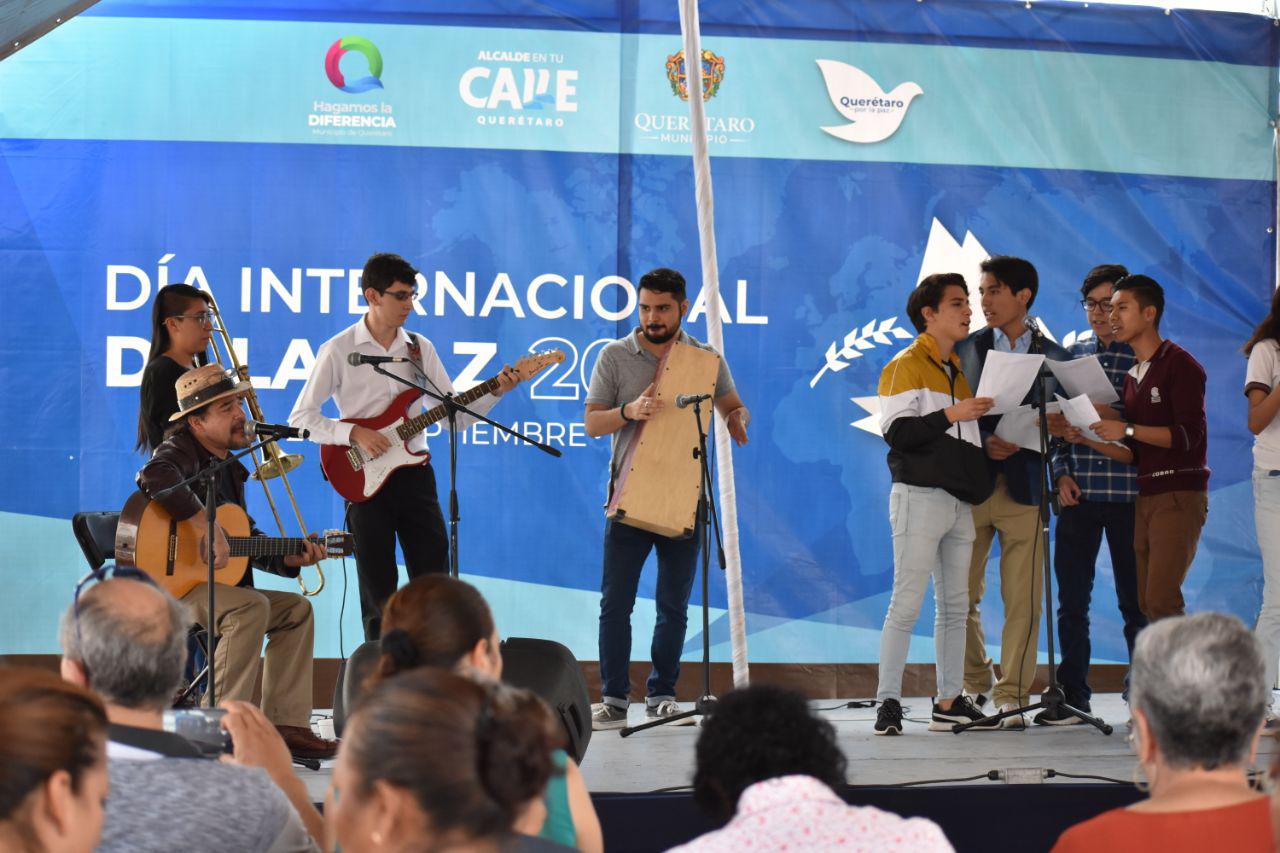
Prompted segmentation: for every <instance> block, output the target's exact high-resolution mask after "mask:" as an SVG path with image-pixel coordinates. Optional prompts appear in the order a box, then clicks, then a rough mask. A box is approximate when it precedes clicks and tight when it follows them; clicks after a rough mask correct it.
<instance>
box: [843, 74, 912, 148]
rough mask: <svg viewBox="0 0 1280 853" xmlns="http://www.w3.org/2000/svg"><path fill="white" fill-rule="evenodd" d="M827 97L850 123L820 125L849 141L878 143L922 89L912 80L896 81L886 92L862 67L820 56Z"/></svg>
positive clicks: (904, 116)
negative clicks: (892, 87) (829, 125)
mask: <svg viewBox="0 0 1280 853" xmlns="http://www.w3.org/2000/svg"><path fill="white" fill-rule="evenodd" d="M818 67H819V68H821V69H822V79H823V80H824V81H825V82H826V84H827V96H828V97H829V98H831V103H832V104H834V105H835V108H836V109H837V110H839V111H840V115H842V116H844V117H845V118H847V119H848V120H849V121H850V122H852V124H842V125H838V126H833V127H824V128H822V129H823V130H824V131H826V132H827V133H829V134H831V135H832V136H835V137H838V138H839V139H844V140H846V141H848V142H881V141H883V140H885V139H888V138H889V137H890V136H893V134H894V132H895V131H897V129H898V127H899V126H900V125H901V124H902V120H903V119H904V118H906V116H907V107H909V106H911V101H912V100H914V99H915V97H916V96H917V95H923V94H924V90H923V89H921V88H920V87H919V86H917V85H916V84H915V83H899V84H898V86H897V87H896V88H895V89H894V90H893V91H892V92H890V93H888V94H887V95H886V94H885V92H884V90H882V89H881V88H880V84H879V83H877V82H876V81H875V80H872V79H871V76H870V75H869V74H867V73H866V72H865V71H863V70H862V69H861V68H854V67H853V66H852V65H846V64H845V63H843V62H836V61H835V60H832V59H819V60H818Z"/></svg>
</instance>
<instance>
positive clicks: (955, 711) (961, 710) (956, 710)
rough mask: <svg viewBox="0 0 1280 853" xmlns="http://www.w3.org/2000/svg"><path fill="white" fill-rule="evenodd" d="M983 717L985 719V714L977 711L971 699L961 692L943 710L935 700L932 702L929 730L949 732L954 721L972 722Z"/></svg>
mask: <svg viewBox="0 0 1280 853" xmlns="http://www.w3.org/2000/svg"><path fill="white" fill-rule="evenodd" d="M983 719H986V714H984V713H982V712H981V711H979V710H978V708H977V707H976V706H975V705H974V704H973V700H971V699H970V698H969V697H968V696H965V695H964V694H963V693H962V694H960V695H959V696H957V697H956V698H955V699H954V700H953V701H952V703H951V707H950V708H948V709H947V710H945V711H944V710H942V706H941V705H939V704H938V703H937V702H934V703H933V722H931V723H929V731H931V732H949V731H952V728H951V727H952V726H954V725H955V724H956V723H973V722H976V721H978V720H983Z"/></svg>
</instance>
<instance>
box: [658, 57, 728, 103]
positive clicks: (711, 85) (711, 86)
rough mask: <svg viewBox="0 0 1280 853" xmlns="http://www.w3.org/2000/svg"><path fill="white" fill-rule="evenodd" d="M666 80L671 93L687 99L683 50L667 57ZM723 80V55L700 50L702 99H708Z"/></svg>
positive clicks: (717, 89) (687, 84)
mask: <svg viewBox="0 0 1280 853" xmlns="http://www.w3.org/2000/svg"><path fill="white" fill-rule="evenodd" d="M667 80H669V81H670V82H671V94H673V95H679V96H680V100H682V101H687V100H689V81H688V77H687V76H686V75H685V67H684V51H683V50H681V51H679V52H678V53H674V54H672V55H671V56H668V57H667ZM723 82H724V57H723V56H716V55H715V54H714V53H712V52H711V51H709V50H705V49H704V50H703V51H702V100H704V101H709V100H711V99H712V98H714V97H715V96H716V92H718V91H720V84H721V83H723Z"/></svg>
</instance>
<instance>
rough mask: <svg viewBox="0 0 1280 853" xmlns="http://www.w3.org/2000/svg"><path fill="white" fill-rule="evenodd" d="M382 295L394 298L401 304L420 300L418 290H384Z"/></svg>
mask: <svg viewBox="0 0 1280 853" xmlns="http://www.w3.org/2000/svg"><path fill="white" fill-rule="evenodd" d="M382 295H383V296H390V297H393V298H395V299H398V300H399V301H401V302H408V301H409V300H410V299H417V298H418V291H416V290H384V291H382Z"/></svg>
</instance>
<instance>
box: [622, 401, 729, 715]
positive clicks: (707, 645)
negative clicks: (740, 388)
mask: <svg viewBox="0 0 1280 853" xmlns="http://www.w3.org/2000/svg"><path fill="white" fill-rule="evenodd" d="M702 403H703V401H702V400H699V399H697V398H695V399H694V400H693V417H694V420H695V421H696V422H697V424H698V446H697V447H695V448H693V455H694V458H695V459H697V460H698V464H699V466H700V467H701V468H702V494H701V495H700V496H699V497H698V525H699V527H700V528H701V529H700V530H699V531H698V532H697V533H695V534H694V535H695V536H701V537H702V543H701V548H702V554H701V557H702V695H701V696H699V697H698V701H697V702H695V703H694V706H693V710H692V711H682V712H681V713H679V714H673V715H672V716H670V717H662V718H660V719H657V720H649V721H648V722H645V723H641V724H640V725H638V726H627V727H626V728H624V729H622V730H621V731H620V732H619V733H618V734H619V735H621V736H622V737H629V736H630V735H633V734H635V733H636V732H642V731H644V730H645V729H651V728H653V727H655V726H665V725H667V724H668V723H674V722H676V721H677V720H687V719H689V718H690V717H696V716H702V717H708V716H710V715H711V714H712V713H713V712H714V711H715V708H716V697H715V696H713V695H712V694H711V616H710V610H709V606H710V605H709V603H708V601H707V594H708V586H709V585H708V580H707V575H708V568H707V567H708V566H709V565H710V564H711V548H710V546H711V542H710V541H709V536H710V534H711V531H712V527H713V525H714V529H715V536H716V557H717V560H718V562H719V564H720V571H722V572H723V571H724V570H725V557H724V540H723V537H722V536H721V534H720V513H719V512H718V511H717V510H716V499H715V494H714V492H713V491H712V489H711V467H710V465H709V464H708V459H707V434H706V432H704V431H703V429H702Z"/></svg>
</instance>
